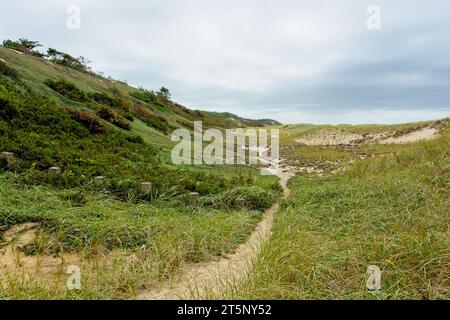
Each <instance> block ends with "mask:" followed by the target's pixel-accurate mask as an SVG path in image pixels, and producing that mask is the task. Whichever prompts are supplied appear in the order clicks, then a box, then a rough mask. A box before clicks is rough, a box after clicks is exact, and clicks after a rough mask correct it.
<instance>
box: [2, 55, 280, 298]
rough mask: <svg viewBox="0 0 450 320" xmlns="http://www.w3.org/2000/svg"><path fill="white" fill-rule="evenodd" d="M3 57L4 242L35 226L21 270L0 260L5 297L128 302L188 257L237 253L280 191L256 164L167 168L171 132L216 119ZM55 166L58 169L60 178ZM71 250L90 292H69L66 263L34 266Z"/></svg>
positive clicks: (113, 84)
mask: <svg viewBox="0 0 450 320" xmlns="http://www.w3.org/2000/svg"><path fill="white" fill-rule="evenodd" d="M0 59H1V60H0V146H1V148H0V149H1V150H0V151H2V152H4V151H7V152H13V153H14V160H13V161H12V163H10V164H8V163H7V162H5V161H3V160H2V161H1V162H0V203H1V204H2V205H1V207H0V246H1V247H2V248H3V247H4V246H8V245H9V241H10V240H8V238H7V237H6V236H5V234H6V232H7V230H9V229H10V228H11V227H13V226H16V225H19V224H24V223H36V227H33V230H35V233H36V237H35V238H34V239H33V240H32V241H31V242H27V243H26V244H24V245H22V246H21V247H20V248H19V249H18V252H20V254H19V255H20V258H17V259H18V260H17V261H16V260H14V261H13V262H14V263H13V262H11V263H12V265H13V266H14V267H11V266H12V265H8V263H7V262H5V263H6V266H4V265H0V267H1V268H0V298H50V297H51V298H132V297H134V296H135V294H136V292H137V291H138V290H139V289H142V288H143V287H148V286H153V285H156V284H158V283H159V282H160V281H163V280H164V279H167V278H170V277H172V276H173V275H175V274H176V273H177V272H178V269H179V266H180V265H181V264H182V263H185V262H190V261H194V262H197V261H205V260H209V259H213V258H214V257H217V256H221V255H224V254H226V253H227V252H231V251H233V250H234V249H235V248H236V247H237V246H238V244H239V243H241V242H242V241H243V240H244V239H245V238H246V237H247V236H248V235H249V233H250V232H251V231H252V229H253V227H254V225H255V224H256V223H257V222H258V221H259V219H260V217H261V212H262V210H264V209H265V208H267V207H268V206H270V205H271V204H272V203H273V202H275V201H276V199H277V198H278V197H279V196H280V188H279V186H278V183H277V179H276V178H274V177H261V176H260V175H258V174H257V170H256V169H254V168H249V167H246V168H237V167H236V168H235V167H233V166H227V168H217V167H214V166H175V165H172V164H171V162H170V153H169V152H170V150H171V147H172V143H171V141H170V138H169V135H168V133H169V132H170V131H171V130H172V129H173V128H176V127H181V126H185V125H186V126H187V127H190V126H192V124H191V121H192V120H194V119H195V120H198V119H200V120H205V122H206V123H209V124H211V125H216V124H217V125H219V126H220V127H222V128H225V127H226V126H227V124H226V123H224V122H222V120H221V119H219V118H214V117H210V116H207V115H204V114H202V113H201V112H199V111H191V110H189V109H187V108H184V107H182V106H180V105H178V104H176V103H174V102H172V101H170V100H169V99H168V98H167V97H164V96H161V95H157V96H155V97H154V96H153V95H150V96H151V100H149V102H147V101H145V100H147V96H146V95H147V94H149V92H148V91H144V90H141V89H135V88H131V87H129V86H128V85H126V84H125V83H121V82H117V81H112V80H108V79H105V78H101V77H98V76H94V75H92V74H88V73H84V72H80V71H77V70H73V69H71V68H68V67H66V66H61V65H58V64H55V63H51V62H48V61H44V60H43V59H42V58H40V57H36V56H32V55H28V54H21V53H18V52H16V51H12V50H9V49H6V48H3V47H0ZM133 92H134V93H135V92H140V93H141V94H144V95H145V96H144V97H142V96H140V95H136V94H133V96H131V95H130V93H133ZM136 96H137V97H139V99H138V98H136ZM52 166H58V167H60V168H61V169H62V173H61V174H60V175H59V176H58V177H57V178H54V179H51V178H49V176H48V174H47V170H48V168H49V167H52ZM96 176H104V177H105V180H104V182H103V184H101V185H97V184H95V183H94V180H93V179H94V177H96ZM141 182H151V184H152V189H151V191H150V192H143V191H141V189H140V184H141ZM190 192H198V193H199V194H200V203H199V205H198V206H193V205H192V204H191V202H190V200H189V193H190ZM117 252H119V253H117ZM116 255H118V256H116ZM72 256H74V257H75V258H76V260H77V264H80V265H82V266H83V272H84V274H85V275H86V277H84V279H83V285H84V288H85V290H81V291H78V292H70V291H68V290H67V289H66V287H65V281H66V277H67V276H66V274H65V270H64V268H62V267H58V268H56V269H55V270H53V269H52V270H51V271H45V270H46V269H45V268H44V269H43V271H37V270H38V269H39V268H37V267H36V266H34V267H29V265H33V263H32V261H34V260H33V259H34V258H35V257H36V258H37V259H38V260H39V259H50V260H51V261H52V263H51V264H52V265H54V264H57V265H65V264H66V263H67V261H70V257H72ZM130 256H131V257H132V262H131V263H130V261H129V257H130ZM112 257H114V259H113V258H112ZM115 258H117V259H115ZM2 259H3V260H2V261H7V258H6V257H3V258H2ZM53 259H59V260H55V261H59V262H58V263H56V262H54V260H53ZM61 259H62V260H61ZM104 260H106V262H107V263H106V264H105V265H104V264H103V262H102V261H104ZM116 260H117V261H116ZM110 261H115V263H114V265H111V264H110ZM4 267H5V268H6V269H3V268H4ZM50 269H51V268H50ZM23 272H24V273H25V274H27V275H28V276H27V277H24V276H23V274H22V273H23ZM88 275H89V276H88Z"/></svg>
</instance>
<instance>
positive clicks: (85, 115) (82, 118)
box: [66, 108, 106, 133]
mask: <svg viewBox="0 0 450 320" xmlns="http://www.w3.org/2000/svg"><path fill="white" fill-rule="evenodd" d="M66 110H67V112H69V114H70V117H71V118H72V119H74V120H75V121H77V122H79V123H81V124H82V125H83V126H84V127H86V128H87V129H88V130H89V132H91V133H104V132H105V130H106V128H105V126H104V125H103V123H102V122H101V121H100V119H98V118H97V117H96V116H95V115H93V114H91V113H90V112H88V111H84V110H80V109H71V108H66Z"/></svg>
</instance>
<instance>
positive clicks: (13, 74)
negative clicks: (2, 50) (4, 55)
mask: <svg viewBox="0 0 450 320" xmlns="http://www.w3.org/2000/svg"><path fill="white" fill-rule="evenodd" d="M0 74H3V75H4V76H7V77H9V78H14V79H17V78H18V77H19V74H18V73H17V71H16V69H13V68H11V67H10V66H8V65H7V64H6V63H4V62H3V61H0Z"/></svg>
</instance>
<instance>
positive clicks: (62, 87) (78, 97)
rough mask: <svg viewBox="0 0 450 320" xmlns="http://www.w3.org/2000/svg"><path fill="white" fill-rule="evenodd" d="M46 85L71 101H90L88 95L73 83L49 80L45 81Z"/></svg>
mask: <svg viewBox="0 0 450 320" xmlns="http://www.w3.org/2000/svg"><path fill="white" fill-rule="evenodd" d="M45 84H46V85H47V86H48V87H50V88H51V89H53V90H54V91H56V92H58V93H59V94H60V95H62V96H64V97H67V98H69V99H71V100H74V101H78V102H86V101H88V97H87V95H86V94H85V93H84V92H83V91H81V90H80V89H78V88H77V87H76V86H75V85H74V84H73V83H71V82H67V81H65V80H56V81H55V80H52V79H48V80H47V81H45Z"/></svg>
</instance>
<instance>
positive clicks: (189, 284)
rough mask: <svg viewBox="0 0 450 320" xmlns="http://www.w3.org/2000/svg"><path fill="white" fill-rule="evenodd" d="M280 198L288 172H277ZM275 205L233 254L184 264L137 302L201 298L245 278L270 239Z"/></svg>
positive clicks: (285, 191)
mask: <svg viewBox="0 0 450 320" xmlns="http://www.w3.org/2000/svg"><path fill="white" fill-rule="evenodd" d="M278 176H279V177H280V184H281V186H282V188H283V192H284V197H287V196H288V195H289V192H290V191H289V189H288V188H287V182H288V180H289V179H290V178H291V177H292V176H293V174H292V172H289V171H287V172H281V170H280V172H279V174H278ZM278 209H279V205H278V204H274V205H273V206H272V207H270V208H269V209H267V210H266V211H265V212H264V215H263V218H262V220H261V221H260V222H259V224H258V225H257V226H256V228H255V230H254V231H253V233H252V234H251V235H250V237H249V239H248V241H247V242H245V243H242V244H241V245H240V246H239V247H238V248H237V250H236V252H235V253H233V254H231V255H229V256H227V257H225V258H221V259H220V260H218V261H211V262H204V263H195V264H188V265H186V266H184V267H182V270H181V272H180V276H179V277H175V279H173V280H172V281H170V282H168V283H166V284H164V285H163V286H161V287H158V288H152V289H149V290H146V291H143V292H141V293H140V294H139V295H138V297H137V298H138V299H140V300H175V299H190V298H202V297H205V296H207V295H219V294H221V293H224V292H226V291H227V290H228V289H229V288H230V285H232V284H234V283H237V282H239V281H241V280H243V279H245V277H246V276H247V275H248V273H249V272H250V270H251V264H252V262H253V261H254V260H255V258H256V257H257V256H258V254H259V251H260V249H261V247H262V244H263V243H264V242H265V241H266V240H267V239H269V238H270V235H271V229H272V225H273V219H274V216H275V213H276V212H277V211H278Z"/></svg>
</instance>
